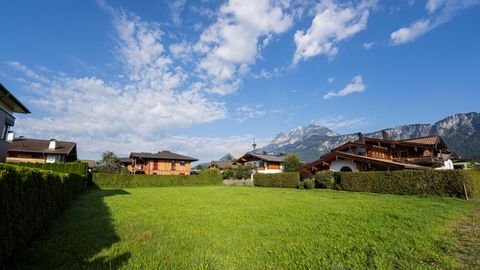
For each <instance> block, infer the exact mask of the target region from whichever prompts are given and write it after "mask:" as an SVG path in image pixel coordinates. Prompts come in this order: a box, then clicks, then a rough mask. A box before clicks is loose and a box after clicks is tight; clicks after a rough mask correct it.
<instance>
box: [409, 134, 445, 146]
mask: <svg viewBox="0 0 480 270" xmlns="http://www.w3.org/2000/svg"><path fill="white" fill-rule="evenodd" d="M439 140H440V137H439V136H428V137H420V138H413V139H408V140H402V142H409V143H419V144H431V145H434V144H437V143H438V141H439Z"/></svg>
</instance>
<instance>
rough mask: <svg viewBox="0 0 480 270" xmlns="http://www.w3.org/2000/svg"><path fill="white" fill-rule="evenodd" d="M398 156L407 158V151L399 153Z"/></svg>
mask: <svg viewBox="0 0 480 270" xmlns="http://www.w3.org/2000/svg"><path fill="white" fill-rule="evenodd" d="M400 156H401V157H402V158H406V157H408V154H407V151H402V152H400Z"/></svg>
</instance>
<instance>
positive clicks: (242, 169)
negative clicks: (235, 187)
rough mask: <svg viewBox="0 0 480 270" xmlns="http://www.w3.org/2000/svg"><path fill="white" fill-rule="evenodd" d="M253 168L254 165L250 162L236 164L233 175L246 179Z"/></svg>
mask: <svg viewBox="0 0 480 270" xmlns="http://www.w3.org/2000/svg"><path fill="white" fill-rule="evenodd" d="M254 170H255V167H254V166H253V165H250V164H246V165H241V166H237V167H236V168H235V174H234V177H235V178H236V179H248V178H250V176H251V175H252V172H253V171H254Z"/></svg>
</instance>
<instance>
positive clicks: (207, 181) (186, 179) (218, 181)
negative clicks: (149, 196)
mask: <svg viewBox="0 0 480 270" xmlns="http://www.w3.org/2000/svg"><path fill="white" fill-rule="evenodd" d="M93 182H94V183H95V184H96V185H98V186H100V187H119V188H123V187H166V186H201V185H222V184H223V177H222V174H221V173H220V171H218V170H205V171H203V172H202V173H201V174H199V175H145V174H114V173H94V174H93Z"/></svg>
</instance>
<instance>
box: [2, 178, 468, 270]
mask: <svg viewBox="0 0 480 270" xmlns="http://www.w3.org/2000/svg"><path fill="white" fill-rule="evenodd" d="M473 206H474V204H472V203H471V202H467V201H463V200H459V199H454V198H437V197H425V198H421V197H410V196H394V195H380V194H366V193H349V192H335V191H325V190H296V189H274V188H253V187H222V186H219V187H165V188H133V189H101V190H100V189H99V190H90V191H87V192H86V193H84V194H82V195H81V196H80V197H79V198H78V200H76V201H75V202H74V203H73V204H72V206H71V207H70V208H69V209H68V210H67V211H66V213H65V214H64V215H63V216H62V217H61V218H59V219H58V220H57V221H56V222H54V224H53V225H52V229H51V230H50V231H49V232H47V233H46V234H45V235H44V236H43V237H41V238H39V239H37V240H36V241H34V242H33V243H32V245H31V247H30V248H29V249H27V250H25V251H24V252H23V253H19V254H17V257H16V258H15V260H14V261H13V262H12V265H11V268H19V269H449V268H454V267H457V266H458V265H456V262H455V258H454V257H453V256H454V254H455V246H454V245H455V241H456V240H455V233H454V232H453V229H452V228H453V227H454V226H453V224H455V222H456V220H458V219H460V218H461V217H463V216H465V215H466V214H467V213H471V212H472V209H473Z"/></svg>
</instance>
